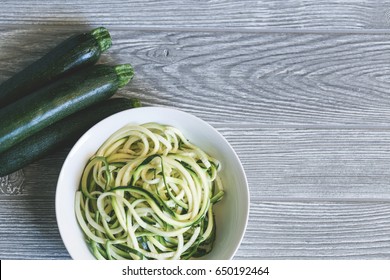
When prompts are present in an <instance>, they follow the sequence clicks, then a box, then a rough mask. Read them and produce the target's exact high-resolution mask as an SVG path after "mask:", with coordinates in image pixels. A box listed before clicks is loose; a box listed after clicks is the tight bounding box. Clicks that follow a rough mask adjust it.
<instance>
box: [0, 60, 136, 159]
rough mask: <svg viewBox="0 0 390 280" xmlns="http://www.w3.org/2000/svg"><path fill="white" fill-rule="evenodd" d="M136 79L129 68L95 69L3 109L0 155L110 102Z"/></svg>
mask: <svg viewBox="0 0 390 280" xmlns="http://www.w3.org/2000/svg"><path fill="white" fill-rule="evenodd" d="M133 75H134V72H133V68H132V67H131V65H129V64H124V65H118V66H108V65H103V64H99V65H94V66H91V67H89V68H86V69H83V70H81V71H78V72H76V73H74V74H73V75H70V76H67V77H64V78H62V79H60V80H58V81H56V82H54V83H52V84H50V85H48V86H46V87H43V88H41V89H39V90H37V91H35V92H34V93H32V94H29V95H27V96H26V97H24V98H22V99H19V100H18V101H16V102H14V103H12V104H10V105H8V106H6V107H4V108H2V109H0V120H1V126H0V153H2V152H4V151H6V150H7V149H9V148H10V147H12V146H13V145H15V144H17V143H19V142H21V141H22V140H23V139H26V138H27V137H29V136H31V135H33V134H34V133H36V132H38V131H39V130H41V129H43V128H45V127H47V126H49V125H51V124H53V123H55V122H56V121H59V120H60V119H63V118H65V117H66V116H69V115H71V114H73V113H75V112H77V111H79V110H82V109H84V108H86V107H88V106H90V105H92V104H94V103H97V102H99V101H102V100H104V99H108V98H109V97H111V96H112V95H113V94H114V93H115V92H116V91H117V90H118V88H120V87H122V86H124V85H126V84H127V83H128V82H129V81H130V79H131V78H132V77H133Z"/></svg>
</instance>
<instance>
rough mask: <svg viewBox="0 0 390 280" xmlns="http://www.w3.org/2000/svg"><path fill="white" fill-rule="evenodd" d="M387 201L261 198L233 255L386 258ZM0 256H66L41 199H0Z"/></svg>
mask: <svg viewBox="0 0 390 280" xmlns="http://www.w3.org/2000/svg"><path fill="white" fill-rule="evenodd" d="M389 210H390V204H389V203H363V202H360V203H356V202H354V203H345V202H335V203H331V202H320V203H313V202H277V201H275V202H264V201H262V200H260V199H252V203H251V214H250V218H249V223H248V228H247V231H246V234H245V236H244V239H243V242H242V244H241V246H240V248H239V250H238V251H237V253H236V255H235V259H390V236H389V234H388V233H389V230H390V211H389ZM0 211H1V215H0V236H1V238H0V259H3V260H4V259H69V255H68V253H67V252H66V249H65V247H64V246H63V244H62V241H61V239H60V236H59V233H58V230H57V228H56V225H55V221H54V206H53V203H52V202H50V201H49V200H47V198H29V197H24V198H23V199H19V197H12V199H3V198H1V197H0Z"/></svg>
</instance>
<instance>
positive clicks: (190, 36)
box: [0, 27, 390, 128]
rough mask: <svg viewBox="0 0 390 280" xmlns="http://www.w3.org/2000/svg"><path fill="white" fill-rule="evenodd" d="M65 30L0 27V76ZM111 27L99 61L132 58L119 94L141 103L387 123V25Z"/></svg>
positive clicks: (264, 116) (313, 121) (236, 116)
mask: <svg viewBox="0 0 390 280" xmlns="http://www.w3.org/2000/svg"><path fill="white" fill-rule="evenodd" d="M30 31H31V32H30ZM71 33H72V31H70V30H68V29H66V28H54V29H53V28H41V29H37V30H35V29H34V27H31V28H30V29H0V42H2V43H1V45H0V48H1V49H2V52H1V54H0V69H1V70H0V81H2V80H5V79H6V78H7V77H9V76H10V75H12V73H15V72H16V71H18V70H20V69H21V68H22V67H23V66H25V65H27V64H28V63H29V62H31V61H33V60H34V59H36V58H38V57H40V55H42V54H43V53H44V51H46V50H47V49H48V48H50V46H53V45H54V44H56V43H57V42H59V41H60V40H62V38H65V37H67V36H68V35H69V34H71ZM111 33H112V37H113V41H114V45H113V47H112V48H111V49H110V50H109V51H108V52H107V53H106V54H104V55H103V57H102V62H106V63H113V64H114V63H132V64H133V65H134V67H135V70H136V77H135V79H134V80H133V82H132V83H131V85H130V86H128V87H126V88H124V89H123V90H121V91H120V94H122V95H128V96H137V97H139V98H140V99H141V100H142V101H143V103H144V105H157V106H175V107H178V108H180V109H183V110H186V111H188V112H190V113H194V114H196V115H198V116H201V117H202V118H204V119H205V120H207V121H210V122H212V123H218V122H224V123H227V122H229V123H240V124H242V125H243V124H252V123H256V124H258V125H265V126H275V127H281V126H301V125H312V126H313V125H314V126H316V125H318V126H321V127H324V126H328V127H329V126H340V125H346V126H360V127H364V126H366V127H367V126H370V127H386V128H388V127H389V123H390V95H389V92H390V79H389V78H388V76H389V75H388V74H389V73H390V66H389V65H390V64H389V63H388V61H390V36H389V35H384V34H359V35H358V34H351V35H345V34H337V35H327V34H294V35H293V34H283V33H272V34H261V33H259V34H252V33H249V34H248V33H230V32H227V33H210V32H206V33H205V32H132V31H127V30H123V29H112V30H111ZM42 46H43V47H42Z"/></svg>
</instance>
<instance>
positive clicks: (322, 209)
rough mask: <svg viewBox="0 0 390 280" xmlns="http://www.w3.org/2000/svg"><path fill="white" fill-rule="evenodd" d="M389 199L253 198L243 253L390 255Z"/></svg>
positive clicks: (304, 256)
mask: <svg viewBox="0 0 390 280" xmlns="http://www.w3.org/2000/svg"><path fill="white" fill-rule="evenodd" d="M389 231H390V204H389V203H314V202H291V201H290V202H269V203H267V202H262V201H253V203H252V208H251V215H250V218H249V223H248V228H247V231H246V235H245V238H244V240H243V243H242V245H241V247H240V249H239V250H238V252H237V255H236V258H239V259H301V260H302V259H390V236H389Z"/></svg>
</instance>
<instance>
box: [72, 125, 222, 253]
mask: <svg viewBox="0 0 390 280" xmlns="http://www.w3.org/2000/svg"><path fill="white" fill-rule="evenodd" d="M220 168H221V164H220V162H219V161H218V160H217V159H215V158H212V157H211V156H209V155H208V154H206V153H205V152H204V151H202V150H201V149H200V148H199V147H197V146H195V145H194V144H191V143H190V142H189V141H188V140H187V139H186V138H185V137H184V135H183V134H182V133H181V131H180V130H178V129H177V128H175V127H172V126H166V125H160V124H157V123H146V124H143V125H127V126H125V127H123V128H122V129H120V130H118V131H117V132H115V133H114V134H113V135H112V136H111V137H110V138H109V139H107V141H106V142H105V143H104V144H103V145H102V146H101V147H100V148H99V150H98V151H97V152H96V154H95V155H94V156H93V157H92V158H91V159H90V160H89V162H88V163H87V165H86V167H85V170H84V171H83V174H82V178H81V182H80V189H79V190H78V191H77V192H76V203H75V212H76V218H77V221H78V223H79V225H80V227H81V228H82V230H83V232H84V233H85V237H86V240H87V242H88V244H89V246H90V248H91V250H92V252H93V254H94V256H95V257H96V258H97V259H189V258H198V257H201V256H204V255H205V254H208V253H209V252H210V251H211V250H212V247H213V243H214V239H215V231H216V228H215V221H214V219H215V218H214V213H213V205H214V204H215V203H216V202H218V201H219V200H221V199H222V197H223V195H224V191H223V186H222V182H221V179H220V177H219V173H218V172H219V170H220Z"/></svg>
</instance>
